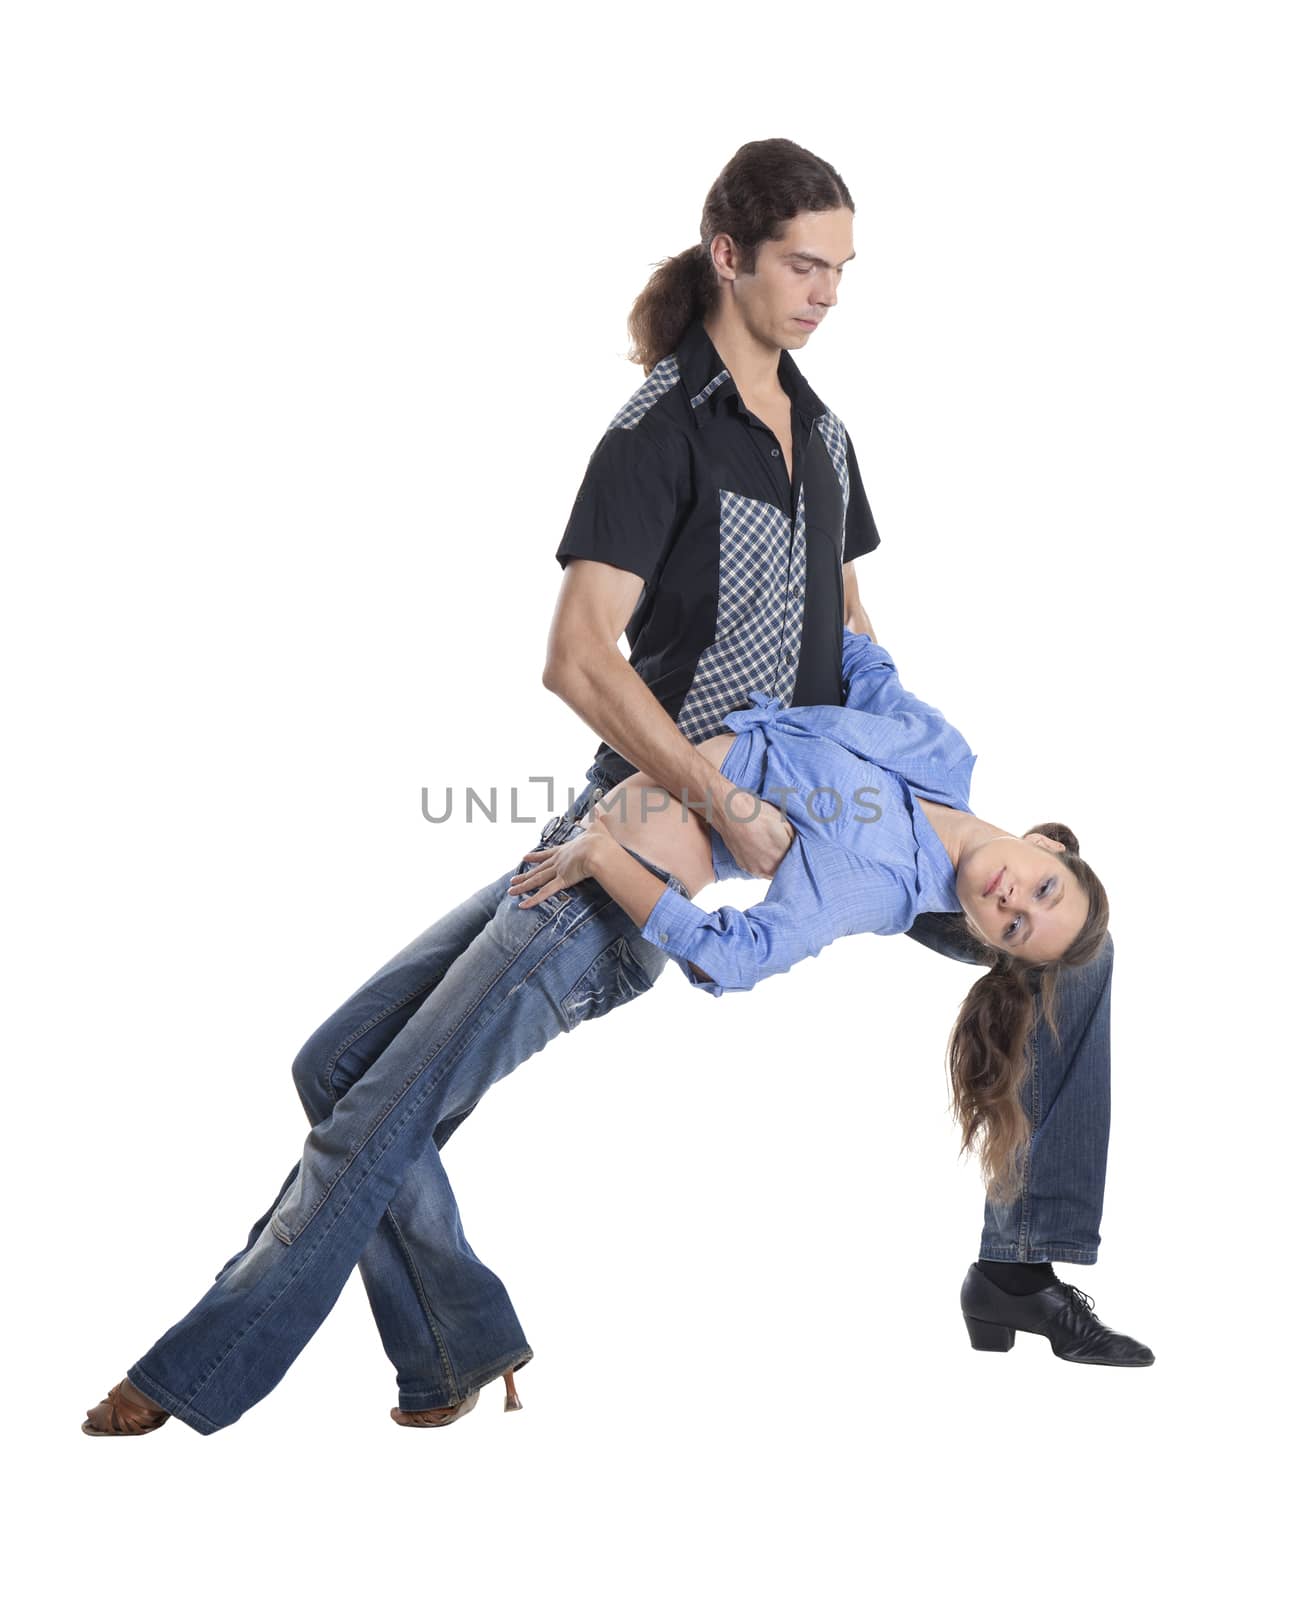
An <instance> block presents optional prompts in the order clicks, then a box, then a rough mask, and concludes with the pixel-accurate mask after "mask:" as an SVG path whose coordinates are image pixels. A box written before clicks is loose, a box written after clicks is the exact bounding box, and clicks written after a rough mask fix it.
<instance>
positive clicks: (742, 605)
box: [678, 487, 805, 744]
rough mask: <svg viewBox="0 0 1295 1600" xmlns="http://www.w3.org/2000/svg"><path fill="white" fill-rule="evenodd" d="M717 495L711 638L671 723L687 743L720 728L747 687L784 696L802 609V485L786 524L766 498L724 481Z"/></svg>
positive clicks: (791, 680) (789, 685)
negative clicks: (716, 591)
mask: <svg viewBox="0 0 1295 1600" xmlns="http://www.w3.org/2000/svg"><path fill="white" fill-rule="evenodd" d="M719 500H720V518H719V521H720V530H719V542H720V550H719V601H718V610H717V616H716V625H715V642H714V643H713V644H711V645H709V646H708V647H707V648H706V649H705V650H703V651H702V653H701V656H700V658H699V660H698V662H697V668H696V671H695V672H694V673H693V680H692V684H691V686H690V687H689V690H688V693H687V694H686V695H685V696H684V701H683V705H682V706H681V707H680V708H679V717H678V726H679V731H680V732H681V733H682V734H683V736H684V738H685V739H688V740H689V741H690V742H691V743H693V744H696V743H698V742H699V741H700V740H702V739H708V738H710V736H711V735H712V734H715V733H719V732H721V731H722V729H723V722H724V718H725V717H726V716H727V715H728V714H729V712H730V711H735V710H737V709H738V707H739V706H741V705H742V704H743V703H744V701H746V700H747V699H748V698H749V695H750V691H751V690H753V689H758V690H759V691H760V692H761V693H762V694H774V695H777V696H779V697H780V698H783V699H784V701H785V699H786V697H787V696H788V695H790V693H791V689H792V686H793V685H794V684H795V681H796V668H797V665H798V663H799V659H800V635H801V625H802V622H803V619H804V610H805V495H804V489H803V487H802V489H801V494H800V497H799V499H798V500H797V503H796V522H795V527H794V529H793V528H792V524H791V519H790V518H789V517H787V516H786V515H785V514H784V513H783V512H782V511H781V510H780V509H779V507H778V506H775V505H773V504H771V503H770V502H769V501H767V500H754V499H751V498H749V497H748V496H746V495H740V494H734V493H732V492H731V491H730V490H728V489H721V490H720V495H719ZM789 536H790V545H791V548H790V551H789V550H788V542H789ZM787 656H790V658H791V659H790V660H787V659H785V658H786V657H787Z"/></svg>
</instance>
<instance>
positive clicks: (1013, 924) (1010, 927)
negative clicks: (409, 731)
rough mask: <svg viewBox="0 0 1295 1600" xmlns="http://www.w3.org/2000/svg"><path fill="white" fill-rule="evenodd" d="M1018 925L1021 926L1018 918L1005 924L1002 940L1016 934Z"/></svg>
mask: <svg viewBox="0 0 1295 1600" xmlns="http://www.w3.org/2000/svg"><path fill="white" fill-rule="evenodd" d="M1020 925H1021V919H1020V917H1013V918H1012V920H1011V921H1010V922H1009V923H1008V924H1007V927H1006V929H1005V930H1004V932H1003V938H1004V939H1010V938H1012V937H1013V935H1014V934H1015V933H1016V930H1017V929H1018V928H1019V927H1020Z"/></svg>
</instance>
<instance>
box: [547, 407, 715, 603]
mask: <svg viewBox="0 0 1295 1600" xmlns="http://www.w3.org/2000/svg"><path fill="white" fill-rule="evenodd" d="M680 479H681V473H680V472H679V471H678V470H677V469H676V468H675V467H674V466H672V464H671V462H670V461H669V460H668V459H667V456H666V453H665V450H664V449H663V447H662V446H661V445H660V444H659V443H657V442H656V441H655V440H654V439H653V438H652V437H651V436H650V435H649V434H647V433H645V432H644V430H643V428H642V427H641V426H639V427H634V428H617V427H613V428H608V430H607V432H606V433H605V434H603V436H602V438H601V439H600V440H599V442H598V445H597V447H596V448H595V450H594V453H593V455H591V456H590V458H589V465H588V466H587V467H586V469H585V475H584V481H583V482H582V483H581V485H580V488H579V489H578V491H577V492H576V498H575V503H574V505H573V506H572V508H571V515H570V517H569V518H568V519H567V526H566V531H565V532H564V533H563V535H562V539H561V541H560V543H559V544H558V547H557V550H556V551H555V552H554V554H555V555H556V556H557V559H558V562H559V563H560V565H561V566H562V568H563V570H565V569H566V564H567V562H568V561H570V560H571V559H572V558H573V557H579V558H581V559H583V560H586V561H603V562H606V564H607V565H608V566H609V567H620V568H622V569H623V570H624V571H626V572H634V573H637V574H638V576H639V577H640V578H642V579H643V581H644V583H649V582H650V581H651V579H652V577H653V575H654V573H655V572H656V570H657V566H658V564H659V562H660V560H661V558H662V556H663V555H664V554H665V551H666V548H667V546H668V545H669V542H670V536H671V534H672V533H673V531H674V528H675V524H676V522H677V520H678V518H679V515H680V512H681V510H682V509H683V507H684V505H685V493H684V492H683V485H682V483H681V482H680Z"/></svg>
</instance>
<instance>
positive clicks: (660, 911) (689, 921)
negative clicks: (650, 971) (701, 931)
mask: <svg viewBox="0 0 1295 1600" xmlns="http://www.w3.org/2000/svg"><path fill="white" fill-rule="evenodd" d="M708 915H709V913H708V912H705V911H703V910H702V909H701V908H700V906H695V905H694V904H693V903H692V901H691V900H685V899H684V897H683V896H682V895H681V894H678V893H676V891H675V890H673V889H667V890H666V891H665V893H664V894H663V895H662V896H661V898H660V899H659V900H658V901H657V903H656V904H655V905H654V906H653V907H652V910H651V913H650V914H649V916H648V919H647V921H646V922H645V923H644V924H643V927H642V930H641V931H642V934H643V937H644V938H645V939H646V940H647V941H648V942H649V943H650V944H654V945H656V946H657V947H658V949H661V950H664V951H665V953H666V955H668V956H673V957H674V958H675V960H676V961H677V962H678V963H679V965H680V966H681V967H682V969H683V973H684V976H685V977H686V978H687V979H688V981H689V983H691V984H692V985H693V987H694V988H696V989H705V991H706V992H707V994H713V995H720V994H723V993H724V989H723V986H722V985H721V984H718V983H713V982H707V981H705V980H704V979H702V978H699V977H698V976H697V974H696V973H695V972H694V971H693V970H692V968H691V967H690V966H689V965H688V959H689V958H688V949H689V946H690V945H691V944H692V942H693V939H694V937H695V935H696V933H697V930H698V928H700V927H701V925H702V924H703V923H704V922H705V921H706V918H707V916H708Z"/></svg>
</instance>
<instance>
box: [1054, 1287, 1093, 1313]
mask: <svg viewBox="0 0 1295 1600" xmlns="http://www.w3.org/2000/svg"><path fill="white" fill-rule="evenodd" d="M1061 1287H1062V1288H1063V1289H1064V1290H1065V1291H1066V1293H1067V1294H1068V1295H1070V1296H1071V1304H1072V1305H1073V1306H1074V1309H1075V1310H1076V1311H1079V1312H1083V1313H1085V1314H1087V1313H1088V1312H1090V1311H1091V1310H1092V1309H1093V1307H1094V1306H1095V1305H1096V1304H1097V1302H1096V1301H1095V1300H1094V1299H1093V1297H1092V1295H1090V1294H1085V1293H1084V1291H1083V1290H1082V1289H1080V1288H1077V1287H1076V1285H1075V1284H1073V1283H1063V1284H1062V1285H1061Z"/></svg>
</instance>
